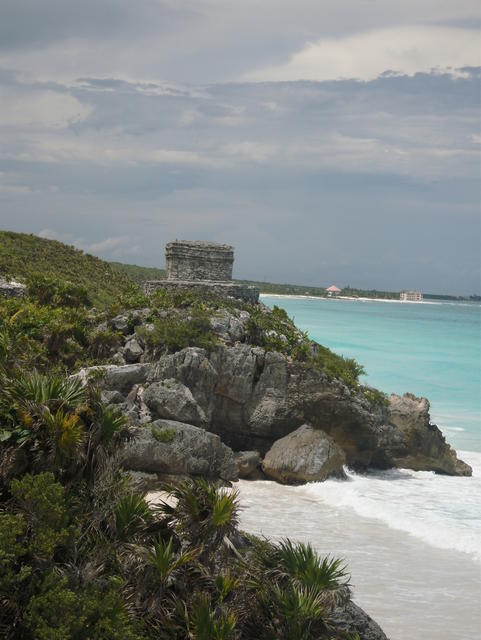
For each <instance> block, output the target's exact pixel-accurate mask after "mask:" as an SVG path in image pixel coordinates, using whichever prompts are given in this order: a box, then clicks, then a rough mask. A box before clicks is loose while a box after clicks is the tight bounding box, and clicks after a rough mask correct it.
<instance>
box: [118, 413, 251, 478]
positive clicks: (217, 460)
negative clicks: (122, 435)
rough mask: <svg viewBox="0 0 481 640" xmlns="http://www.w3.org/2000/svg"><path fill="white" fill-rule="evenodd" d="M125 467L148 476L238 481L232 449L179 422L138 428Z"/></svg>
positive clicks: (200, 430)
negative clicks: (164, 475)
mask: <svg viewBox="0 0 481 640" xmlns="http://www.w3.org/2000/svg"><path fill="white" fill-rule="evenodd" d="M123 465H124V468H125V469H127V470H132V471H142V472H145V473H156V474H169V475H189V476H204V477H207V478H221V479H222V480H237V477H238V475H237V465H236V462H235V460H234V454H233V452H232V450H231V449H230V448H229V447H227V446H226V445H225V444H223V442H222V441H221V439H220V438H219V436H217V435H215V434H213V433H210V432H208V431H205V430H204V429H200V428H199V427H194V426H193V425H191V424H185V423H183V422H178V421H175V420H155V421H154V422H152V423H149V424H145V425H142V426H139V427H137V429H136V432H135V437H134V439H133V440H132V441H131V442H129V443H128V444H127V445H126V447H125V450H124V460H123Z"/></svg>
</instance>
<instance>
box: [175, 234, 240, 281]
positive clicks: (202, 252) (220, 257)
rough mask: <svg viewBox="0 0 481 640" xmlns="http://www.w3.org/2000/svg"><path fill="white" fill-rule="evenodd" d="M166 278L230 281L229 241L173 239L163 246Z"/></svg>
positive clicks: (232, 257)
mask: <svg viewBox="0 0 481 640" xmlns="http://www.w3.org/2000/svg"><path fill="white" fill-rule="evenodd" d="M165 261H166V267H167V280H182V281H206V280H213V281H216V282H230V281H231V280H232V265H233V264H234V249H233V247H231V246H230V245H228V244H218V243H215V242H203V241H199V240H176V241H175V242H169V243H168V244H167V246H166V247H165Z"/></svg>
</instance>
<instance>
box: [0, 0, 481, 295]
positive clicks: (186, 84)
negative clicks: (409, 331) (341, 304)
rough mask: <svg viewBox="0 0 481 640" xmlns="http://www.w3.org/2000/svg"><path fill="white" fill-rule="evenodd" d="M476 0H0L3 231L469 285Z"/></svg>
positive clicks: (378, 284)
mask: <svg viewBox="0 0 481 640" xmlns="http://www.w3.org/2000/svg"><path fill="white" fill-rule="evenodd" d="M480 26H481V9H480V5H479V2H478V0H457V1H456V2H455V1H454V0H403V2H399V0H296V1H294V0H289V1H287V0H262V2H259V1H258V0H256V1H255V2H254V1H253V0H242V2H240V1H239V0H196V1H194V0H136V1H135V2H132V0H82V2H79V0H75V1H74V2H72V1H71V0H1V1H0V228H4V229H10V230H14V231H24V232H28V233H35V234H40V235H42V236H44V237H49V238H56V239H59V240H62V241H65V242H67V243H69V244H74V245H76V246H78V247H80V248H82V249H84V250H85V251H88V252H90V253H93V254H95V255H99V256H101V257H103V258H106V259H109V260H120V261H123V262H132V263H137V264H141V265H147V266H163V264H164V245H165V243H166V242H168V241H169V240H172V239H175V238H179V239H180V238H182V239H208V240H214V241H220V242H228V243H230V244H233V245H234V246H235V250H236V254H235V255H236V261H235V266H234V275H235V277H239V278H252V279H256V280H261V279H265V280H271V281H275V282H293V283H301V284H311V285H320V286H324V285H326V286H327V285H329V284H332V283H335V284H337V285H338V286H344V285H347V284H351V285H352V286H358V287H369V288H378V289H382V288H386V289H390V290H399V289H401V288H420V289H422V290H424V291H428V292H438V293H443V292H444V293H480V290H481V285H480V253H481V250H480V243H481V218H480V146H481V125H480V87H481V82H480V81H481V59H480V55H481V54H480V51H481V40H480Z"/></svg>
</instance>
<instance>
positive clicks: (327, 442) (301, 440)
mask: <svg viewBox="0 0 481 640" xmlns="http://www.w3.org/2000/svg"><path fill="white" fill-rule="evenodd" d="M345 461H346V456H345V455H344V452H343V451H342V449H340V448H339V447H338V446H337V445H336V443H335V442H334V440H332V438H330V437H329V436H328V435H327V434H325V433H324V432H323V431H321V430H320V429H314V428H313V427H311V426H310V425H308V424H303V425H302V426H301V427H299V428H298V429H296V430H295V431H293V432H292V433H289V434H288V435H287V436H284V438H281V439H280V440H277V441H276V442H274V444H273V445H272V447H271V448H270V449H269V451H268V452H267V453H266V455H265V458H264V460H263V462H262V470H263V471H264V473H265V474H266V476H267V477H268V478H272V479H273V480H277V481H278V482H281V483H282V484H303V483H305V482H316V481H320V480H325V479H326V478H329V477H331V476H334V477H337V478H343V477H345V474H344V471H343V465H344V463H345Z"/></svg>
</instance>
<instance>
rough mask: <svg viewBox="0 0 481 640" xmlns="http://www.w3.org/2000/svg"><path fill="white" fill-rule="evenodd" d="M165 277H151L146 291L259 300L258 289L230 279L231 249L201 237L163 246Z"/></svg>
mask: <svg viewBox="0 0 481 640" xmlns="http://www.w3.org/2000/svg"><path fill="white" fill-rule="evenodd" d="M165 263H166V269H167V279H166V280H151V281H149V282H146V283H145V285H144V288H145V291H146V292H147V293H152V292H153V291H156V290H157V289H167V290H170V291H173V290H185V289H191V290H194V291H198V292H200V293H211V294H215V295H220V296H223V297H232V298H238V299H240V300H244V301H245V302H252V303H255V302H258V300H259V290H258V289H257V288H256V287H253V286H251V285H244V284H240V283H236V282H233V281H232V266H233V264H234V248H233V247H231V246H230V245H228V244H219V243H217V242H205V241H203V240H175V241H174V242H169V243H168V244H167V245H166V247H165Z"/></svg>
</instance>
